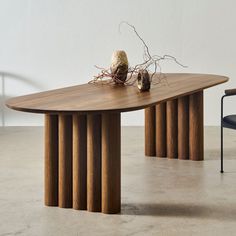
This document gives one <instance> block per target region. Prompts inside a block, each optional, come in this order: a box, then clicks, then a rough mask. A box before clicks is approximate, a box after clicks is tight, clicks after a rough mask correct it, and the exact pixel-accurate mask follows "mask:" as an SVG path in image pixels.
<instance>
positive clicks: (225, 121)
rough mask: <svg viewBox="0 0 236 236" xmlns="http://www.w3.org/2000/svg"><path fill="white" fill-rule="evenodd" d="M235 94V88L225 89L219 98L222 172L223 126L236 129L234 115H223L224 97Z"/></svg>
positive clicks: (221, 170) (221, 169) (235, 116)
mask: <svg viewBox="0 0 236 236" xmlns="http://www.w3.org/2000/svg"><path fill="white" fill-rule="evenodd" d="M233 95H236V89H227V90H225V95H224V96H222V98H221V168H220V172H221V173H223V172H224V169H223V128H229V129H236V115H229V116H225V117H224V98H225V97H229V96H233Z"/></svg>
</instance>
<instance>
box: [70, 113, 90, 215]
mask: <svg viewBox="0 0 236 236" xmlns="http://www.w3.org/2000/svg"><path fill="white" fill-rule="evenodd" d="M73 208H74V209H76V210H86V209H87V117H86V115H78V114H74V115H73Z"/></svg>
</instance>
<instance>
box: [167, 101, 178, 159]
mask: <svg viewBox="0 0 236 236" xmlns="http://www.w3.org/2000/svg"><path fill="white" fill-rule="evenodd" d="M166 130H167V132H166V133H167V134H166V139H167V157H168V158H177V157H178V103H177V100H176V99H175V100H171V101H168V102H166Z"/></svg>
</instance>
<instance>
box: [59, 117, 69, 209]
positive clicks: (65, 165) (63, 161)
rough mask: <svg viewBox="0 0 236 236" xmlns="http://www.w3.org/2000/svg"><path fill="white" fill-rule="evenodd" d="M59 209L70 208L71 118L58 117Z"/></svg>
mask: <svg viewBox="0 0 236 236" xmlns="http://www.w3.org/2000/svg"><path fill="white" fill-rule="evenodd" d="M59 207H63V208H71V207H72V117H71V116H70V115H59Z"/></svg>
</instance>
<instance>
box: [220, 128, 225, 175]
mask: <svg viewBox="0 0 236 236" xmlns="http://www.w3.org/2000/svg"><path fill="white" fill-rule="evenodd" d="M220 136H221V137H220V142H221V145H220V146H221V150H220V161H221V165H220V172H221V173H224V169H223V136H224V135H223V127H222V125H221V127H220Z"/></svg>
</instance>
